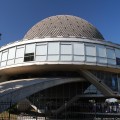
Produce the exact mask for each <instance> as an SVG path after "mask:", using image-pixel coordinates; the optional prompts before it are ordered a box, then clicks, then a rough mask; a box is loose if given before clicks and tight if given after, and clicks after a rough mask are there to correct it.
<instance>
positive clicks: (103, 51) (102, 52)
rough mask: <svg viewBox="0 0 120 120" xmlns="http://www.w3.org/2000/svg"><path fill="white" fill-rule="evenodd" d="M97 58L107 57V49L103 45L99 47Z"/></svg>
mask: <svg viewBox="0 0 120 120" xmlns="http://www.w3.org/2000/svg"><path fill="white" fill-rule="evenodd" d="M96 48H97V56H98V57H106V48H105V47H104V46H102V45H97V46H96Z"/></svg>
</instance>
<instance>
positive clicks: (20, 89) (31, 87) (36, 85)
mask: <svg viewBox="0 0 120 120" xmlns="http://www.w3.org/2000/svg"><path fill="white" fill-rule="evenodd" d="M78 81H85V79H83V78H36V79H23V80H16V81H9V82H4V83H0V86H1V87H2V88H1V90H0V92H1V94H0V103H2V102H11V104H15V103H17V102H19V101H20V100H22V99H24V98H26V97H28V96H30V95H32V94H34V93H36V92H38V91H41V90H44V89H47V88H50V87H53V86H56V85H60V84H65V83H70V82H78ZM9 107H10V106H9V105H8V106H7V105H5V106H3V107H2V108H0V112H2V111H4V110H6V109H7V108H9Z"/></svg>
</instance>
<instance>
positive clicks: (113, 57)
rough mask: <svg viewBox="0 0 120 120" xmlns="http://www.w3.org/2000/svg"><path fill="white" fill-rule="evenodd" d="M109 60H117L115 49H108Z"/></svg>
mask: <svg viewBox="0 0 120 120" xmlns="http://www.w3.org/2000/svg"><path fill="white" fill-rule="evenodd" d="M107 58H111V59H115V51H114V49H110V48H107Z"/></svg>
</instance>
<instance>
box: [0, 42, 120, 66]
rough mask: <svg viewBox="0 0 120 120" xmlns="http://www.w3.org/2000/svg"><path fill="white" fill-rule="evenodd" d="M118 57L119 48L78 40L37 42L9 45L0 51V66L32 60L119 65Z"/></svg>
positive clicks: (119, 57) (119, 55)
mask: <svg viewBox="0 0 120 120" xmlns="http://www.w3.org/2000/svg"><path fill="white" fill-rule="evenodd" d="M119 59H120V49H117V48H113V47H109V46H107V45H106V46H105V45H100V44H91V43H85V42H78V41H76V42H66V41H62V42H60V41H58V42H57V41H53V42H52V41H50V42H49V41H48V42H37V43H31V44H24V45H19V46H15V47H11V48H9V49H6V50H3V51H1V52H0V66H1V67H3V66H7V65H13V64H18V63H24V62H32V61H33V62H34V61H37V62H45V61H49V62H53V61H61V62H64V61H65V62H66V61H67V62H84V63H87V62H88V63H95V64H101V65H102V64H104V65H106V66H107V65H111V66H119V63H118V62H119ZM117 60H118V61H117ZM116 61H117V62H116Z"/></svg>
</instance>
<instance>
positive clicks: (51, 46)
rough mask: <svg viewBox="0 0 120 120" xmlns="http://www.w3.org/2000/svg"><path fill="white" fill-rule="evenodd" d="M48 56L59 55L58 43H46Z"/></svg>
mask: <svg viewBox="0 0 120 120" xmlns="http://www.w3.org/2000/svg"><path fill="white" fill-rule="evenodd" d="M48 54H59V43H58V42H50V43H48Z"/></svg>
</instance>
